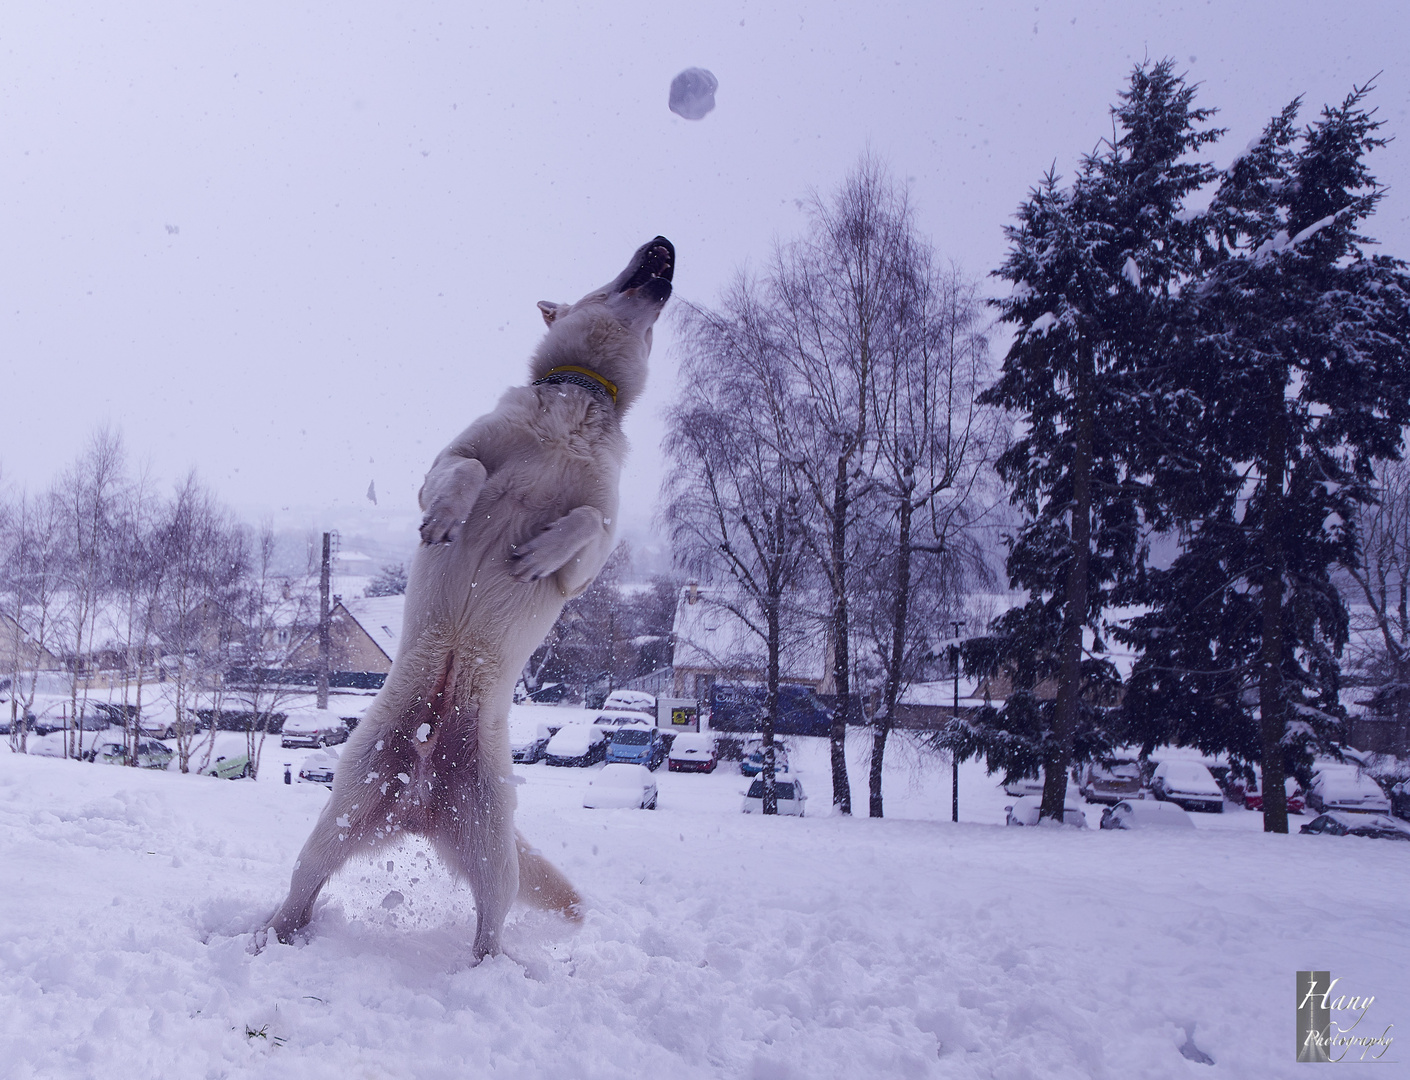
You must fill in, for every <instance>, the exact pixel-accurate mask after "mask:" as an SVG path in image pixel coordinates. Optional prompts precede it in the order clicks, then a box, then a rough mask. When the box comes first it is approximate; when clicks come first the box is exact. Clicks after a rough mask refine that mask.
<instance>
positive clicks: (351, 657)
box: [285, 596, 406, 690]
mask: <svg viewBox="0 0 1410 1080" xmlns="http://www.w3.org/2000/svg"><path fill="white" fill-rule="evenodd" d="M405 606H406V597H404V596H371V597H362V598H360V599H356V600H346V601H345V600H344V599H343V598H342V597H341V596H335V597H333V605H332V608H331V609H330V611H329V614H328V647H329V654H328V673H329V677H328V682H329V685H330V686H341V687H348V688H358V689H364V690H375V689H380V687H381V686H382V683H383V682H384V681H385V680H386V676H387V673H388V672H389V671H391V670H392V658H393V657H394V656H395V655H396V651H397V642H398V641H399V640H400V638H401V630H402V610H403V608H404V607H405ZM299 631H301V633H302V640H300V641H299V642H298V644H297V645H295V646H294V648H293V649H292V650H291V651H290V653H289V658H288V661H287V662H286V665H285V666H286V667H287V668H290V669H293V672H297V673H298V674H299V675H300V676H302V677H301V678H300V679H299V680H298V681H300V682H303V681H309V680H311V679H313V678H315V677H316V674H317V671H318V666H319V665H318V626H317V624H314V625H313V626H300V627H299ZM293 672H291V674H292V673H293Z"/></svg>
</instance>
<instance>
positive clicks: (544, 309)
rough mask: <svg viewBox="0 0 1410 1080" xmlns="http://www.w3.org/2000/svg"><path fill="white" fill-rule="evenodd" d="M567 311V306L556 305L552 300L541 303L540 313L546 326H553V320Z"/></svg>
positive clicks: (541, 301)
mask: <svg viewBox="0 0 1410 1080" xmlns="http://www.w3.org/2000/svg"><path fill="white" fill-rule="evenodd" d="M567 310H568V305H567V304H555V303H554V302H553V301H552V300H540V301H539V311H540V312H541V313H542V314H543V321H544V325H545V326H552V325H553V320H554V319H556V318H558V316H559V315H561V314H562V313H563V312H565V311H567Z"/></svg>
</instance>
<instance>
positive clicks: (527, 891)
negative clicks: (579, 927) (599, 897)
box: [514, 833, 583, 922]
mask: <svg viewBox="0 0 1410 1080" xmlns="http://www.w3.org/2000/svg"><path fill="white" fill-rule="evenodd" d="M514 839H515V843H516V844H517V846H518V848H519V899H520V900H523V901H524V903H526V904H532V905H533V906H534V907H537V908H543V909H545V910H547V911H556V912H558V913H559V914H560V915H562V916H564V917H565V918H567V919H571V920H572V921H573V922H581V921H582V918H583V899H582V897H581V896H579V895H578V890H577V889H575V888H573V886H572V884H571V883H570V882H569V881H568V879H567V878H566V877H564V876H563V873H562V871H560V870H559V869H558V867H556V866H554V865H553V864H552V863H551V862H549V861H548V860H547V859H545V858H544V857H543V854H542V853H541V852H540V851H538V850H537V849H536V848H534V847H532V846H530V844H529V842H528V841H527V840H525V839H524V837H523V836H522V835H520V834H519V833H515V834H514Z"/></svg>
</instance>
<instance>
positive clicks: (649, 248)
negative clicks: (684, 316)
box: [622, 236, 676, 303]
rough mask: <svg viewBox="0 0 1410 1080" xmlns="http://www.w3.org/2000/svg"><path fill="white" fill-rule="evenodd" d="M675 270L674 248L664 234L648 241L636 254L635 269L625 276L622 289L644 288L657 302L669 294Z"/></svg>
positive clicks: (666, 297) (667, 297) (663, 300)
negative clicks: (628, 275)
mask: <svg viewBox="0 0 1410 1080" xmlns="http://www.w3.org/2000/svg"><path fill="white" fill-rule="evenodd" d="M675 272H676V248H675V245H674V244H672V243H671V242H670V241H669V240H667V239H666V238H665V237H664V236H658V237H656V238H655V239H654V240H650V241H648V242H647V243H646V244H644V245H643V246H642V248H641V252H640V254H639V255H638V256H637V265H636V269H635V270H633V271H632V273H631V276H630V277H628V278H627V280H626V283H625V284H623V286H622V291H623V292H626V291H627V290H629V289H645V290H646V292H647V293H648V294H649V295H650V296H652V297H653V298H654V299H656V300H657V301H659V302H662V303H664V302H665V301H666V300H667V299H669V297H670V295H671V278H672V276H673V275H674V274H675Z"/></svg>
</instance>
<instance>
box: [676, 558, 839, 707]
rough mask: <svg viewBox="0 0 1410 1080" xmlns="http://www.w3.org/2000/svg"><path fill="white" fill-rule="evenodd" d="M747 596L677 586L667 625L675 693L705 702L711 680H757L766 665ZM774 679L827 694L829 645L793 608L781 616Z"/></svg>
mask: <svg viewBox="0 0 1410 1080" xmlns="http://www.w3.org/2000/svg"><path fill="white" fill-rule="evenodd" d="M749 610H750V608H749V604H748V601H747V598H745V597H742V596H741V595H740V594H739V593H738V591H737V590H734V589H731V588H728V587H720V586H702V585H700V584H698V583H697V582H691V583H689V584H687V585H686V586H685V587H684V588H682V589H681V590H680V594H679V596H678V597H677V601H676V615H675V621H674V624H673V626H672V629H671V640H672V644H673V646H674V653H673V661H672V667H673V669H674V673H675V674H674V678H673V683H674V685H673V692H674V694H675V696H676V697H683V698H693V699H695V700H696V701H709V700H710V690H711V688H712V687H713V686H714V684H715V683H716V682H723V681H728V682H744V683H762V682H763V681H764V678H765V674H766V669H767V666H768V657H767V652H766V650H765V647H764V639H763V637H762V636H760V635H759V634H758V633H756V632H755V631H754V630H753V629H751V628H750V625H749V623H748V622H747V621H746V618H747V617H749V615H748V614H741V612H744V613H749ZM785 622H786V624H787V625H786V627H785V630H784V633H783V635H782V636H783V641H782V643H781V649H780V656H779V680H780V681H781V682H785V683H794V684H797V685H801V686H809V687H811V688H812V689H813V690H815V691H817V692H818V693H821V694H830V693H832V692H833V685H832V671H831V668H832V649H831V645H830V643H829V641H828V639H827V632H826V629H825V627H824V624H823V623H822V621H821V620H820V619H818V618H817V617H816V616H814V615H811V614H808V613H803V612H800V611H797V610H796V609H795V610H794V612H793V613H792V617H791V618H788V619H786V620H785Z"/></svg>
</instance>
